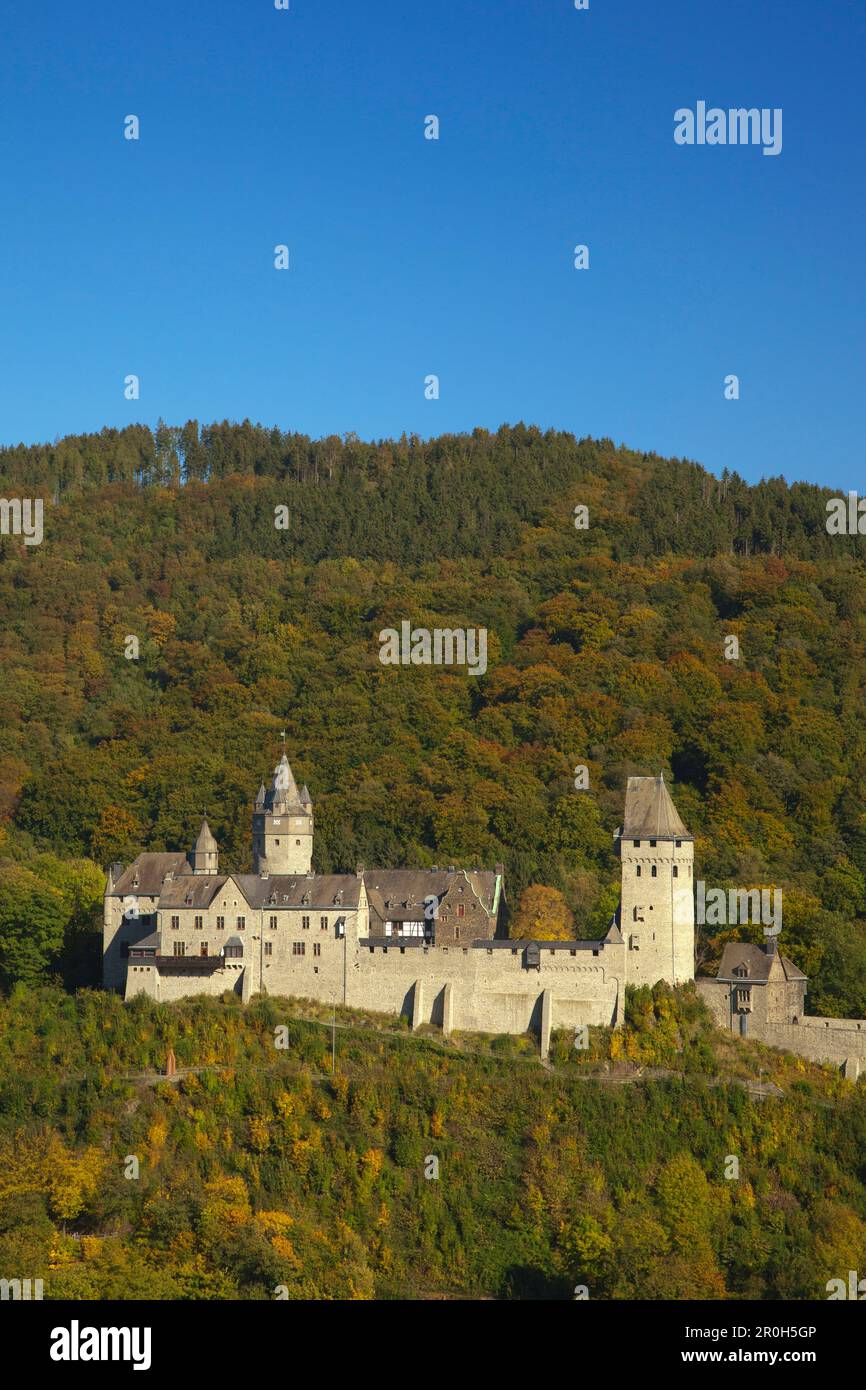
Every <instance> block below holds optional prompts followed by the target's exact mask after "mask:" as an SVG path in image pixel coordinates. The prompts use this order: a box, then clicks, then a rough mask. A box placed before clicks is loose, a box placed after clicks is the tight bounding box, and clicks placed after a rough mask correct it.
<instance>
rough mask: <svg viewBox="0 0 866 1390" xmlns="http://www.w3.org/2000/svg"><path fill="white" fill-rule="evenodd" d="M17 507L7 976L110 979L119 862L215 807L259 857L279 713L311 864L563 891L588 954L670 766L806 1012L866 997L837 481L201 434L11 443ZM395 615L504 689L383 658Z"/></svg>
mask: <svg viewBox="0 0 866 1390" xmlns="http://www.w3.org/2000/svg"><path fill="white" fill-rule="evenodd" d="M0 492H2V495H4V496H7V497H9V496H33V497H35V496H40V497H43V498H44V503H45V521H44V527H45V536H44V540H43V541H42V543H41V544H39V545H32V546H28V545H25V544H24V543H23V541H22V539H21V538H19V537H15V536H11V535H7V536H5V537H3V538H2V540H0V615H2V617H0V664H2V670H3V687H2V695H0V710H2V732H0V739H2V748H0V753H2V762H0V817H2V820H0V840H2V843H0V856H2V859H0V983H5V985H6V986H7V987H8V986H10V985H11V984H13V983H14V982H15V981H16V980H23V981H27V982H30V983H35V982H37V981H38V980H40V979H44V978H46V977H47V976H51V975H52V974H57V972H59V973H60V975H61V976H62V978H63V979H65V980H66V982H67V983H68V984H79V985H80V984H87V983H93V982H94V981H95V979H96V976H95V974H94V970H95V968H96V959H95V955H94V946H95V938H94V937H93V935H92V931H91V930H90V927H91V926H92V923H93V921H94V909H95V908H96V907H98V898H99V894H100V891H101V882H102V871H103V869H104V866H105V865H106V864H107V863H108V862H109V861H111V860H115V859H129V858H130V857H131V856H132V855H133V854H134V853H136V852H137V850H138V849H140V848H148V849H164V848H177V847H186V846H188V845H189V844H190V843H191V839H192V837H193V835H194V833H195V831H196V829H197V825H198V823H199V821H200V817H201V813H202V809H203V808H204V807H206V808H207V812H208V817H209V819H210V823H211V825H212V827H213V829H214V832H215V834H216V836H217V839H218V841H219V844H220V849H221V852H222V856H223V857H222V863H223V864H224V865H225V866H228V867H234V868H245V867H247V866H248V863H249V854H250V847H249V846H250V809H251V808H250V802H251V799H252V797H253V795H254V794H255V790H256V788H257V787H258V785H259V780H260V778H261V777H262V774H263V773H264V772H265V771H266V770H267V768H268V767H269V766H272V765H273V763H274V761H275V760H276V757H277V754H278V751H279V743H278V734H279V732H280V730H281V729H282V728H285V729H286V732H287V744H288V749H289V753H290V756H291V760H292V764H293V767H294V770H295V772H296V774H297V776H298V779H299V781H305V782H307V784H308V785H309V787H310V789H311V792H312V796H313V800H314V804H315V811H316V845H315V864H316V867H317V868H318V869H319V870H321V871H328V870H332V869H352V868H354V865H355V864H356V863H357V862H358V861H363V862H364V863H366V864H367V865H373V864H377V865H383V866H395V865H399V864H418V865H432V864H441V863H455V864H464V865H467V866H469V865H475V864H487V865H492V864H493V863H495V862H497V861H500V860H501V861H502V862H504V864H505V867H506V887H507V895H508V904H509V907H510V910H512V911H514V909H515V908H517V907H518V905H519V904H520V901H521V897H522V895H523V894H524V892H525V890H526V889H527V888H528V887H530V886H535V887H536V889H537V888H538V887H539V886H541V887H543V888H545V889H546V890H549V894H548V900H549V901H550V902H551V903H553V904H555V903H557V902H558V903H559V905H560V909H561V911H560V917H561V918H562V920H566V921H568V922H569V923H570V925H569V928H568V929H569V930H570V931H573V932H574V934H575V935H577V936H584V937H586V936H593V935H597V934H599V933H601V932H602V931H603V930H604V929H605V927H606V925H607V922H608V921H609V918H610V913H611V911H612V910H613V908H614V906H615V903H616V898H617V865H616V863H615V860H614V858H613V855H612V851H611V837H612V833H613V831H614V830H615V828H616V826H617V824H618V823H619V820H620V818H621V814H622V805H623V792H624V785H625V779H626V777H627V776H628V775H629V773H638V772H644V773H646V772H651V773H655V772H657V771H658V770H659V769H663V770H664V771H665V773H666V775H667V776H668V777H669V779H670V780H671V781H672V782H673V784H674V793H675V798H676V801H677V805H678V807H679V809H680V812H681V814H682V815H683V817H684V819H685V821H686V823H687V824H688V825H689V827H690V829H691V830H692V831H693V833H694V834H695V835H696V837H697V843H696V874H697V876H698V877H701V878H703V879H704V880H705V881H706V882H707V884H709V885H713V886H722V887H725V886H737V887H741V888H742V887H750V886H759V885H765V886H775V887H781V888H782V889H783V890H784V948H785V949H786V950H787V952H788V954H790V955H791V956H792V957H793V959H794V960H795V961H796V962H797V963H798V964H799V965H801V966H802V968H803V969H805V970H806V971H807V973H808V974H809V976H810V979H811V994H810V1007H811V1008H812V1011H813V1012H816V1013H826V1014H848V1015H850V1014H858V1015H859V1014H863V1013H864V1012H866V814H864V804H863V794H862V788H863V785H864V773H866V731H864V726H863V720H862V709H863V705H864V689H863V687H864V678H866V662H864V648H866V569H864V562H863V557H862V555H861V548H862V545H863V542H862V540H861V538H860V537H857V536H854V537H847V536H830V535H828V534H827V531H826V527H825V524H824V523H825V515H826V512H825V503H826V498H827V496H828V495H829V494H827V493H825V492H822V491H821V490H820V489H818V488H814V487H808V486H804V485H794V486H791V487H789V486H787V485H786V484H785V482H784V481H783V480H782V479H774V480H770V481H768V482H764V483H761V484H760V485H759V486H756V487H750V486H747V485H746V484H745V483H744V482H743V481H742V480H741V479H740V478H738V477H737V476H736V475H728V474H725V475H724V476H723V477H722V478H721V479H716V478H714V477H712V476H711V475H710V474H708V473H707V472H706V471H705V470H703V469H702V468H700V467H699V466H698V465H696V464H694V463H690V462H685V461H680V460H673V461H669V460H664V459H660V458H656V457H654V456H651V455H646V454H636V453H634V452H631V451H629V450H627V449H625V448H617V447H615V446H614V445H613V444H612V443H611V442H610V441H609V440H590V439H584V440H575V439H574V438H573V437H572V436H570V435H566V434H560V433H554V432H549V433H542V432H541V431H539V430H537V429H535V428H529V427H526V426H523V425H520V426H516V427H503V428H501V429H500V430H499V431H498V432H497V433H495V434H491V433H488V432H486V431H483V430H476V431H474V432H473V433H472V434H471V435H460V436H445V437H442V438H439V439H433V440H430V441H422V440H420V439H417V438H414V437H413V438H403V439H400V440H397V441H382V442H378V443H364V442H362V441H360V440H358V439H357V438H355V437H352V436H348V437H346V438H344V439H339V438H336V437H335V438H331V439H324V440H316V441H314V440H310V439H307V438H304V437H302V436H298V435H288V434H283V433H281V432H280V431H278V430H272V431H269V430H265V429H261V428H258V427H254V426H252V425H250V424H249V423H244V424H242V425H229V424H222V425H211V426H208V427H204V428H199V427H198V426H197V425H196V423H195V422H191V423H188V424H187V425H185V426H183V428H180V429H174V428H169V427H168V426H163V425H161V426H160V427H159V428H158V429H157V430H156V431H154V432H151V431H150V430H148V429H146V428H145V427H143V426H134V427H130V428H129V429H126V430H122V431H113V430H105V431H103V432H102V434H100V435H91V436H80V437H75V438H67V439H63V440H60V441H58V442H56V443H55V444H53V445H50V446H44V447H24V446H21V447H18V448H10V449H5V450H0ZM579 506H584V507H587V508H588V512H589V525H588V528H586V529H577V527H576V526H575V524H574V523H575V508H577V507H579ZM278 509H283V510H282V511H281V512H279V511H278ZM278 518H279V519H280V524H279V525H278V524H276V523H277V520H278ZM403 620H409V621H411V622H412V623H413V624H414V625H416V626H425V627H429V628H434V627H437V626H438V627H455V626H458V627H479V626H483V627H486V628H487V630H488V632H489V652H488V669H487V671H486V674H484V675H483V676H481V677H472V676H470V675H468V674H467V672H466V671H465V670H462V669H459V668H456V667H436V666H409V667H396V666H383V665H382V664H381V663H380V661H379V659H378V654H379V642H378V634H379V632H380V631H381V630H382V629H383V628H386V627H399V625H400V623H401V621H403ZM730 636H736V637H737V638H738V641H739V648H740V650H739V657H738V658H737V659H736V660H730V659H726V654H725V653H726V638H728V637H730ZM130 637H135V638H136V639H137V640H138V644H139V650H138V656H137V658H135V659H128V653H129V650H130V648H129V643H128V638H130ZM579 765H585V766H586V767H587V769H588V773H589V789H588V790H585V791H578V790H576V789H575V785H574V770H575V768H576V767H577V766H579ZM563 900H564V901H563ZM733 930H734V931H736V930H742V929H733ZM745 930H746V931H748V929H745ZM730 934H732V932H729V931H728V930H722V931H719V930H718V929H715V930H714V932H713V933H712V934H710V935H708V936H705V937H704V938H703V939H702V941H701V947H700V949H701V957H702V960H703V961H704V963H705V965H706V967H707V968H713V965H714V963H715V962H716V961H717V960H718V956H719V952H720V949H721V946H722V945H723V943H724V940H725V939H726V937H727V936H728V935H730Z"/></svg>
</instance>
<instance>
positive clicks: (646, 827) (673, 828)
mask: <svg viewBox="0 0 866 1390" xmlns="http://www.w3.org/2000/svg"><path fill="white" fill-rule="evenodd" d="M620 833H621V838H622V839H623V840H690V839H691V838H692V837H691V835H690V834H689V832H688V831H687V830H686V827H685V826H684V825H683V823H682V821H681V820H680V817H679V812H678V811H677V808H676V806H675V805H674V803H673V801H672V800H671V794H670V792H669V791H668V789H667V787H666V786H665V779H664V777H663V776H662V774H661V773H659V775H658V777H629V779H628V785H627V787H626V793H625V815H624V819H623V824H622V831H621V832H620Z"/></svg>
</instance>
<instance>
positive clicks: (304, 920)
mask: <svg viewBox="0 0 866 1390" xmlns="http://www.w3.org/2000/svg"><path fill="white" fill-rule="evenodd" d="M301 926H302V927H303V929H304V931H309V930H310V919H309V917H302V918H301Z"/></svg>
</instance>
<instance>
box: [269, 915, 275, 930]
mask: <svg viewBox="0 0 866 1390" xmlns="http://www.w3.org/2000/svg"><path fill="white" fill-rule="evenodd" d="M268 926H269V927H270V929H271V931H276V929H277V919H276V917H269V918H268Z"/></svg>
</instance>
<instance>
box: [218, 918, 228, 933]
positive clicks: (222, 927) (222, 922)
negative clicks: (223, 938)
mask: <svg viewBox="0 0 866 1390" xmlns="http://www.w3.org/2000/svg"><path fill="white" fill-rule="evenodd" d="M225 925H226V919H225V917H217V931H224V930H225Z"/></svg>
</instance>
